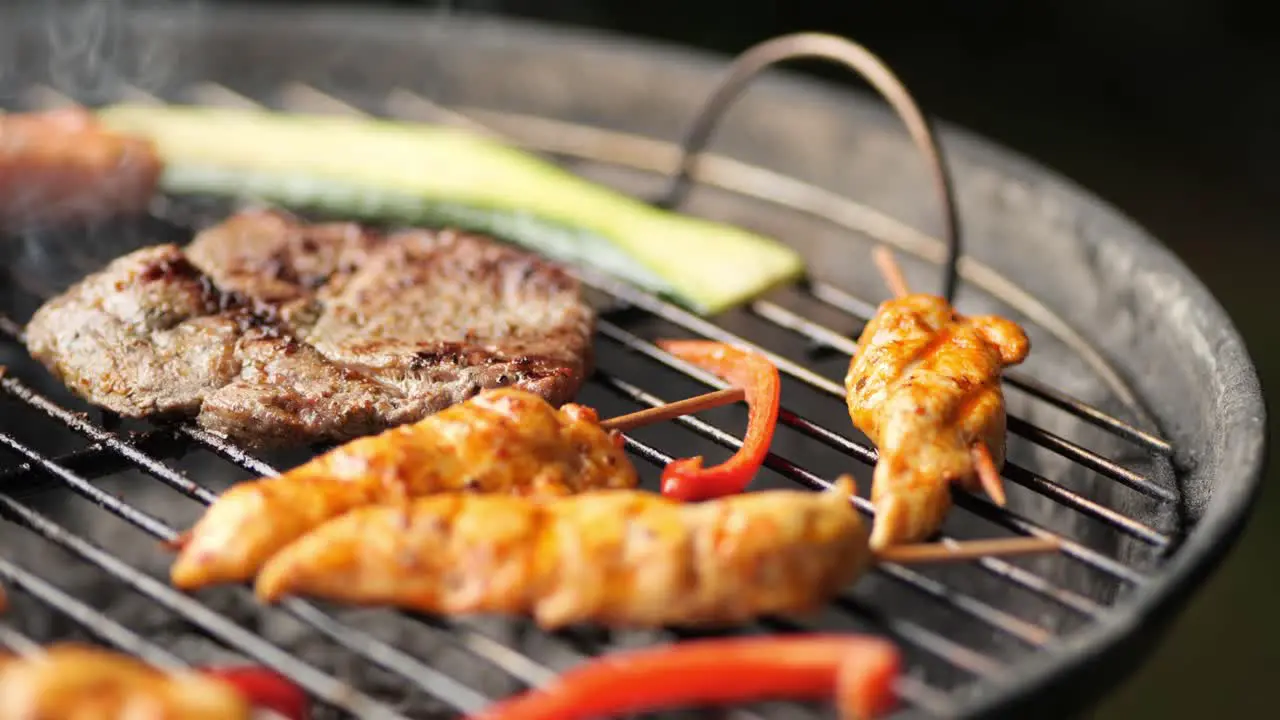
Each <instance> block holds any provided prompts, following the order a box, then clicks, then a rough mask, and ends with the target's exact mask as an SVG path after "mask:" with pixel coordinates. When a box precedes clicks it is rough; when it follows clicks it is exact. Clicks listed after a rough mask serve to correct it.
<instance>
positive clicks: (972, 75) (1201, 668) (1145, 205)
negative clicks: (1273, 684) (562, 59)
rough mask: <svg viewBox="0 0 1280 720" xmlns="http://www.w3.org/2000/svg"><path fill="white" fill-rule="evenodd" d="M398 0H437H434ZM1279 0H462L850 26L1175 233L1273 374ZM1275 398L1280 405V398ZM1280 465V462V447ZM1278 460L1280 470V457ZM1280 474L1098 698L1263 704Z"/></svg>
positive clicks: (692, 21)
mask: <svg viewBox="0 0 1280 720" xmlns="http://www.w3.org/2000/svg"><path fill="white" fill-rule="evenodd" d="M398 4H400V5H422V6H434V7H439V5H440V3H439V1H438V0H436V1H435V2H416V3H414V2H401V3H398ZM1263 5H1264V4H1263V3H1246V2H1243V1H1236V0H1232V1H1225V2H1224V1H1218V2H1214V1H1212V0H1117V1H1111V2H1109V1H1107V0H1041V2H1034V3H1031V2H1014V1H1013V0H987V1H986V2H968V3H960V2H923V1H921V0H897V1H896V2H879V3H875V2H849V1H846V2H839V1H834V0H825V1H824V0H788V1H787V2H771V1H769V0H702V1H701V2H690V1H688V0H684V1H680V0H649V1H648V2H627V0H455V2H454V3H453V6H454V7H457V8H461V9H464V10H483V11H492V12H503V13H511V14H515V15H522V16H527V17H534V18H543V19H550V20H555V21H560V22H566V23H572V24H577V25H587V26H594V27H600V28H607V29H611V30H615V31H621V32H626V33H631V34H636V35H641V36H648V37H653V38H659V39H663V40H669V41H676V42H680V43H683V44H687V45H692V46H697V47H702V48H706V49H710V50H714V51H719V52H725V53H736V52H739V51H741V50H743V49H745V48H746V47H747V46H749V45H751V44H752V43H755V42H757V41H760V40H763V39H765V38H767V37H769V36H772V35H776V34H779V33H783V32H789V31H796V30H824V31H829V32H836V33H840V34H844V35H848V36H850V37H852V38H853V39H855V40H858V41H859V42H861V43H863V44H865V45H867V46H868V47H870V48H871V49H872V50H873V51H875V52H877V53H878V54H879V55H880V56H881V57H883V58H884V59H885V60H886V61H887V62H889V63H890V65H892V66H893V67H894V68H895V69H896V70H897V72H898V74H899V75H900V76H901V77H902V78H903V79H904V80H905V81H906V82H907V84H908V85H909V86H910V87H911V88H912V90H913V91H914V92H915V94H916V95H917V97H918V98H919V99H920V101H921V103H922V105H923V107H924V108H925V109H926V110H927V111H928V112H930V113H932V114H933V115H935V116H937V117H940V118H943V119H945V120H948V121H951V122H953V123H956V124H959V125H961V126H964V127H967V128H968V129H970V130H972V131H975V132H977V133H980V134H982V135H985V136H987V137H988V138H990V139H992V140H995V141H996V142H998V143H1002V144H1004V145H1006V146H1008V147H1011V148H1013V149H1015V150H1018V151H1020V152H1022V153H1024V154H1026V155H1028V156H1030V157H1032V158H1035V159H1037V160H1038V161H1040V162H1041V163H1043V164H1045V165H1048V166H1050V167H1052V168H1054V169H1056V170H1057V171H1058V172H1060V173H1062V174H1064V175H1066V176H1068V177H1070V178H1072V179H1074V180H1075V181H1077V182H1078V183H1080V184H1082V185H1084V186H1085V187H1087V188H1090V189H1091V190H1092V191H1093V192H1095V193H1097V194H1098V195H1100V196H1101V197H1103V198H1105V199H1107V200H1108V201H1110V202H1111V203H1112V204H1114V205H1115V206H1117V207H1118V208H1120V209H1121V210H1122V211H1124V212H1125V213H1127V214H1128V215H1130V216H1131V217H1133V218H1134V219H1136V220H1137V221H1138V222H1139V223H1141V224H1142V225H1144V226H1146V227H1147V228H1148V229H1149V230H1151V231H1152V232H1153V233H1154V234H1155V235H1156V236H1157V237H1159V238H1161V239H1162V240H1163V241H1164V242H1165V243H1167V244H1168V245H1169V246H1171V247H1172V248H1173V249H1174V250H1175V251H1176V252H1177V253H1179V254H1180V255H1181V256H1182V258H1183V260H1184V262H1186V263H1187V264H1188V265H1189V266H1190V267H1191V268H1192V269H1193V270H1194V271H1195V272H1197V273H1198V274H1199V275H1200V277H1201V278H1202V279H1203V280H1204V282H1205V283H1207V284H1208V286H1209V287H1210V288H1211V289H1212V290H1213V291H1214V293H1215V294H1216V295H1217V296H1218V298H1219V299H1220V300H1221V301H1222V303H1223V304H1224V305H1225V306H1226V308H1227V310H1228V312H1230V314H1231V315H1232V317H1233V318H1234V319H1235V321H1236V323H1237V324H1238V325H1239V327H1240V329H1241V331H1242V333H1243V334H1244V337H1245V339H1246V340H1247V341H1248V343H1249V346H1250V349H1251V351H1252V353H1253V355H1254V358H1255V360H1256V362H1257V363H1258V365H1259V370H1260V372H1261V374H1262V381H1263V384H1264V386H1267V387H1271V386H1273V385H1274V384H1275V383H1276V382H1280V323H1277V322H1276V321H1275V319H1274V317H1273V316H1272V315H1271V312H1270V308H1271V306H1270V303H1269V300H1268V298H1267V297H1266V296H1264V294H1263V290H1264V288H1267V287H1274V282H1273V278H1272V277H1271V273H1272V272H1274V269H1275V266H1276V260H1277V258H1278V257H1280V252H1278V248H1277V244H1276V242H1275V239H1276V235H1277V233H1278V232H1280V202H1277V200H1280V174H1277V172H1276V170H1275V167H1276V164H1277V162H1280V137H1278V136H1277V133H1276V131H1277V130H1280V92H1278V90H1280V88H1278V87H1277V81H1276V78H1277V77H1280V42H1276V40H1277V38H1278V35H1280V33H1277V30H1276V26H1275V25H1274V23H1269V22H1265V21H1264V19H1263V17H1262V16H1261V14H1260V10H1261V8H1262V7H1263ZM1273 407H1274V406H1273ZM1276 467H1277V469H1278V470H1280V464H1276ZM1275 474H1276V473H1274V472H1273V473H1272V475H1273V478H1271V479H1274V475H1275ZM1277 540H1280V496H1277V495H1276V494H1275V493H1271V492H1264V494H1263V496H1262V504H1261V506H1260V507H1259V508H1258V510H1257V512H1256V514H1255V515H1254V518H1253V521H1252V523H1251V524H1250V527H1249V529H1248V531H1247V533H1246V535H1245V538H1244V540H1243V541H1242V543H1241V545H1240V546H1239V547H1238V549H1237V550H1236V551H1235V552H1234V553H1233V554H1232V555H1231V556H1230V558H1229V560H1228V561H1227V563H1226V565H1225V566H1224V567H1223V568H1222V569H1221V570H1220V571H1219V572H1218V573H1217V574H1216V575H1215V576H1214V577H1213V578H1212V580H1211V581H1210V582H1209V583H1208V584H1206V586H1205V587H1204V588H1202V589H1201V590H1200V592H1199V594H1198V595H1197V597H1196V599H1195V601H1194V602H1193V604H1192V606H1191V607H1190V609H1189V610H1188V611H1187V612H1186V614H1185V615H1184V616H1183V618H1182V619H1181V621H1180V622H1179V623H1178V624H1177V626H1176V628H1175V630H1174V632H1173V633H1172V635H1171V637H1169V639H1168V640H1167V641H1166V642H1165V643H1164V645H1163V646H1162V647H1161V649H1160V651H1159V652H1158V654H1157V655H1156V656H1155V657H1154V659H1153V660H1152V661H1151V662H1150V663H1149V664H1148V665H1147V666H1145V667H1144V668H1142V669H1141V671H1140V672H1138V673H1137V675H1136V677H1135V678H1134V679H1133V680H1132V681H1130V682H1129V683H1128V684H1127V685H1126V686H1124V688H1123V689H1122V690H1121V691H1119V692H1118V693H1116V694H1115V695H1114V696H1113V697H1111V698H1110V699H1109V700H1108V701H1106V702H1105V703H1104V704H1103V705H1102V706H1101V707H1100V708H1099V709H1098V710H1097V712H1096V713H1095V714H1094V717H1097V718H1105V719H1106V720H1111V719H1113V718H1115V719H1118V718H1156V717H1164V718H1189V717H1262V716H1266V715H1269V713H1267V712H1265V711H1263V710H1262V709H1261V708H1262V707H1264V706H1262V705H1261V703H1260V702H1259V701H1260V700H1261V699H1262V697H1263V694H1264V693H1266V692H1267V691H1268V690H1269V688H1267V683H1268V682H1269V681H1271V680H1272V679H1273V678H1274V679H1280V612H1278V610H1280V603H1277V594H1276V589H1277V585H1278V584H1280V583H1278V582H1277V577H1280V571H1278V570H1277V569H1276V568H1275V566H1274V565H1273V564H1272V563H1273V562H1274V561H1275V560H1276V557H1277V556H1276V555H1275V554H1274V553H1275V552H1276V550H1275V548H1276V547H1277Z"/></svg>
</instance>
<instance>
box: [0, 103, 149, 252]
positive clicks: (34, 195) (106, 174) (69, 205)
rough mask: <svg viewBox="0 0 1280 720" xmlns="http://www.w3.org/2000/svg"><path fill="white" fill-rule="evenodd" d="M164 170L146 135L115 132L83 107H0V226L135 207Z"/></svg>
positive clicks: (142, 205)
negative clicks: (14, 109)
mask: <svg viewBox="0 0 1280 720" xmlns="http://www.w3.org/2000/svg"><path fill="white" fill-rule="evenodd" d="M163 169H164V166H163V165H162V164H161V162H160V158H159V156H158V155H157V154H156V151H155V148H154V147H152V145H151V143H150V142H149V141H147V140H145V139H141V138H132V137H126V136H123V135H117V134H115V133H113V132H111V131H109V130H107V129H105V128H103V127H101V126H100V125H98V123H97V121H96V120H95V119H94V118H93V116H92V115H91V114H89V113H88V112H87V111H84V110H80V109H68V110H53V111H49V112H40V113H14V114H8V115H6V114H3V113H0V227H3V228H8V229H12V228H15V227H19V226H26V225H44V224H51V223H61V222H89V221H93V220H97V219H101V218H104V217H107V216H110V215H114V214H127V213H135V212H141V211H143V210H145V209H146V207H147V204H148V203H149V202H150V200H151V197H152V195H153V194H154V193H155V189H156V185H157V184H158V183H159V181H160V174H161V172H162V171H163Z"/></svg>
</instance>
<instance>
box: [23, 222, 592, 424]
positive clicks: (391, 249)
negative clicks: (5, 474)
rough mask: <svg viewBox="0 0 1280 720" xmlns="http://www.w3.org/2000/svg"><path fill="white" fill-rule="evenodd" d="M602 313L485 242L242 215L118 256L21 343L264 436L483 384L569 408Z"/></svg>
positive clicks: (125, 406) (121, 396)
mask: <svg viewBox="0 0 1280 720" xmlns="http://www.w3.org/2000/svg"><path fill="white" fill-rule="evenodd" d="M594 321H595V320H594V314H593V312H592V311H591V308H590V307H589V306H587V305H586V304H585V302H584V301H583V299H582V297H581V295H580V289H579V286H578V284H577V282H576V281H575V280H574V279H573V278H572V277H570V276H569V275H568V274H567V273H565V272H564V271H563V270H561V269H560V268H558V267H556V266H554V265H551V264H548V263H546V262H544V261H542V260H540V259H538V258H536V257H534V256H532V255H529V254H527V253H524V252H521V251H518V250H515V249H512V248H508V247H505V246H501V245H498V244H496V243H493V242H491V241H488V240H485V239H482V238H479V237H475V236H469V235H462V234H458V233H454V232H448V231H441V232H428V231H423V230H413V231H405V232H400V233H396V234H392V235H390V236H383V235H379V234H375V233H373V232H371V231H367V230H364V229H361V228H360V227H358V226H356V225H353V224H348V223H327V224H319V225H305V224H302V223H300V222H299V221H298V220H296V219H294V218H292V217H291V216H288V215H286V214H283V213H279V212H246V213H241V214H239V215H236V216H234V217H232V218H230V219H229V220H227V221H226V222H224V223H222V224H221V225H219V226H216V227H214V228H212V229H209V230H206V231H204V232H202V233H201V234H200V235H199V236H198V237H197V238H196V239H195V241H194V242H193V243H192V244H191V245H190V246H189V247H188V248H186V250H185V251H184V250H183V249H180V248H178V247H176V246H174V245H161V246H155V247H149V248H144V249H142V250H138V251H135V252H133V253H131V254H129V255H126V256H124V257H122V258H119V259H117V260H115V261H114V262H112V263H111V264H110V265H108V266H107V267H106V268H105V269H104V270H102V271H100V272H98V273H95V274H93V275H91V276H89V277H88V278H86V279H85V280H83V281H81V282H80V283H78V284H77V285H75V286H74V287H72V288H71V289H70V290H68V291H66V292H65V293H63V294H62V295H60V296H59V297H56V298H54V299H52V300H50V301H49V302H48V303H46V304H45V305H44V307H42V308H41V309H40V310H39V311H38V312H37V313H36V315H35V316H34V317H33V318H32V320H31V322H30V324H29V325H28V327H27V344H28V347H29V349H30V351H31V353H32V355H34V356H35V357H36V358H38V359H39V360H40V361H41V362H43V363H44V364H45V365H46V366H47V367H48V368H49V369H50V370H51V371H52V372H53V373H55V374H56V375H57V376H58V377H59V378H61V379H62V381H63V382H65V383H66V384H67V385H68V386H69V387H70V388H71V389H72V390H74V391H75V392H77V393H79V394H80V395H81V396H83V397H84V398H85V399H87V400H88V401H89V402H91V403H93V404H95V405H99V406H102V407H104V408H107V409H109V410H112V411H114V412H116V413H119V414H120V415H123V416H126V417H143V416H165V415H195V416H197V417H198V421H199V423H200V424H201V425H203V426H204V427H206V428H208V429H210V430H213V431H215V432H218V433H221V434H224V435H226V436H229V437H231V438H232V439H234V440H236V441H238V442H241V443H244V444H248V445H257V446H269V445H291V444H299V443H303V442H308V441H320V440H332V441H343V440H347V439H351V438H353V437H358V436H363V435H368V434H371V433H374V432H378V431H380V430H383V429H385V428H387V427H391V426H395V425H400V424H404V423H408V422H414V421H416V420H419V419H421V418H423V417H426V416H427V415H430V414H431V413H433V412H436V411H439V410H441V409H443V408H445V407H448V406H450V405H452V404H454V403H457V402H461V401H463V400H465V399H467V398H469V397H471V396H473V395H474V394H475V393H477V392H479V391H480V390H482V389H485V388H492V387H503V386H514V387H520V388H523V389H526V390H529V391H531V392H534V393H537V394H539V395H541V396H542V397H544V398H546V399H547V401H549V402H551V403H552V404H555V405H559V404H561V403H564V402H567V401H568V400H569V399H571V398H572V397H573V395H574V393H576V392H577V389H578V387H579V386H580V385H581V383H582V380H583V377H584V375H585V373H587V372H588V371H589V369H590V366H591V337H592V333H593V332H594Z"/></svg>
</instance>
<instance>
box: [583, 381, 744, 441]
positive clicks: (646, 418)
mask: <svg viewBox="0 0 1280 720" xmlns="http://www.w3.org/2000/svg"><path fill="white" fill-rule="evenodd" d="M746 396H747V394H746V392H745V391H744V390H743V389H742V388H736V387H735V388H727V389H725V390H716V391H715V392H709V393H706V394H705V395H697V396H695V397H691V398H688V399H685V400H680V401H677V402H672V403H667V404H666V405H659V406H658V407H652V408H648V409H645V410H639V411H637V412H633V413H628V414H626V415H619V416H618V417H615V418H610V419H608V420H605V421H603V422H601V423H600V427H602V428H604V429H605V430H619V431H623V430H632V429H635V428H638V427H642V426H645V425H652V424H654V423H659V422H664V421H666V420H674V419H675V418H678V417H680V416H682V415H693V414H694V413H700V412H702V411H704V410H710V409H712V408H718V407H720V406H722V405H732V404H733V403H736V402H742V400H744V399H745V398H746Z"/></svg>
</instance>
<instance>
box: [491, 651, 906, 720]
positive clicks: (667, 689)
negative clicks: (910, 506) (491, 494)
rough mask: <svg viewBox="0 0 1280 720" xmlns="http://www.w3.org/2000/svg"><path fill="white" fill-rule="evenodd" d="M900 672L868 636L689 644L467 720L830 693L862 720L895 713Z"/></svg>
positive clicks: (538, 718)
mask: <svg viewBox="0 0 1280 720" xmlns="http://www.w3.org/2000/svg"><path fill="white" fill-rule="evenodd" d="M900 667H901V660H900V658H899V654H898V651H897V649H896V648H894V646H893V645H891V644H889V643H887V642H885V641H883V640H877V639H873V638H869V637H857V636H842V635H807V636H806V635H792V636H772V637H770V636H765V637H751V638H733V639H717V640H693V641H688V642H683V643H679V644H676V645H669V646H666V647H660V648H653V649H646V650H637V651H630V652H624V653H617V654H614V655H610V656H606V657H603V658H599V659H597V660H592V661H590V662H588V663H586V664H584V665H580V666H578V667H577V668H574V669H572V670H570V671H568V672H567V673H565V674H564V675H562V676H561V677H560V678H558V679H557V680H556V681H555V682H553V683H552V684H551V685H549V686H548V687H546V688H543V689H539V690H533V691H530V692H528V693H525V694H524V695H521V696H519V697H516V698H513V699H511V700H507V701H505V702H501V703H498V704H496V705H494V706H493V707H490V708H489V709H487V710H485V711H483V712H481V713H479V714H476V715H473V716H472V717H471V718H470V720H590V719H598V720H603V718H606V717H618V716H625V715H630V714H634V713H645V712H654V711H658V710H668V709H673V708H678V707H689V706H696V705H726V704H741V703H749V702H757V701H762V700H822V699H827V698H832V697H833V696H834V698H835V700H836V705H837V707H838V708H839V711H840V717H841V718H842V719H843V720H861V719H862V718H873V717H876V716H879V715H882V714H885V713H887V712H889V710H891V709H892V708H893V705H894V698H893V683H894V681H895V680H896V679H897V676H898V672H899V668H900Z"/></svg>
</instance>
